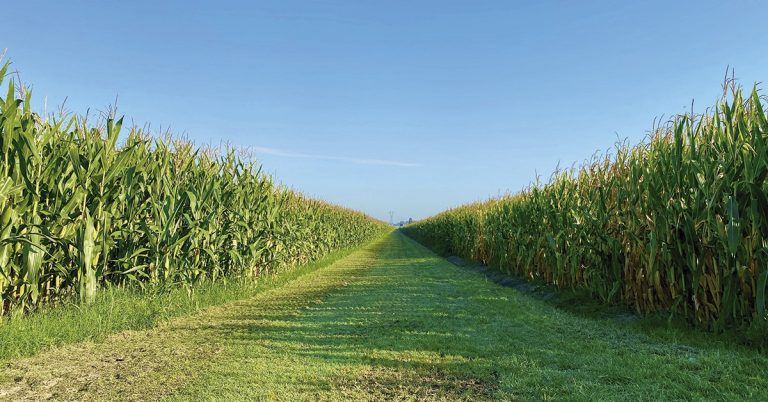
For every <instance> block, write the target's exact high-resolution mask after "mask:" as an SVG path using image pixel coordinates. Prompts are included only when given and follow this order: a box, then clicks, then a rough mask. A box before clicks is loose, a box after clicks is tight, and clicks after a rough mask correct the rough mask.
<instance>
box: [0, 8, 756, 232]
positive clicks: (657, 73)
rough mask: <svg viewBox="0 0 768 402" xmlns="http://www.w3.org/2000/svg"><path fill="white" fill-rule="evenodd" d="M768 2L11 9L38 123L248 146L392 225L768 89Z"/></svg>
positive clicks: (2, 22)
mask: <svg viewBox="0 0 768 402" xmlns="http://www.w3.org/2000/svg"><path fill="white" fill-rule="evenodd" d="M767 15H768V3H766V2H763V1H757V0H752V1H749V0H737V1H732V2H731V1H729V2H724V1H631V2H630V1H626V2H625V1H592V2H573V1H562V2H556V1H517V2H515V1H491V0H486V1H480V0H477V1H470V0H466V1H450V0H440V1H437V0H436V1H419V0H410V1H363V0H348V1H331V0H326V1H291V0H275V1H230V0H218V1H188V0H187V1H163V0H153V1H92V2H87V1H78V0H72V1H53V0H51V1H36V0H26V1H15V2H8V3H7V4H3V6H2V15H0V48H7V50H8V52H7V56H8V57H9V58H10V59H11V60H12V61H13V63H14V68H15V69H17V70H18V71H19V72H20V74H21V78H22V80H23V81H24V82H26V83H29V84H32V85H33V88H34V94H35V98H36V99H35V101H34V102H35V105H34V106H35V108H36V109H37V110H42V107H43V100H44V99H45V98H47V102H48V105H49V110H50V109H51V108H52V107H53V106H54V105H57V104H59V103H61V102H62V101H63V100H64V98H65V97H68V100H67V106H68V109H69V110H71V111H72V112H76V113H82V112H85V110H86V109H87V108H88V107H91V108H92V109H104V108H105V107H106V106H107V105H109V104H111V103H113V102H114V100H115V97H116V96H117V95H119V109H120V112H121V113H123V114H125V115H126V117H127V118H128V119H132V120H133V121H134V122H136V123H140V124H143V123H151V125H152V128H153V129H155V130H156V131H157V130H159V129H160V128H161V127H162V128H163V129H165V128H167V127H170V129H171V130H172V131H173V132H175V133H179V134H184V135H186V136H187V137H188V138H190V139H192V140H194V141H195V142H197V143H198V144H205V143H213V144H219V143H221V142H227V143H231V144H234V145H237V146H242V147H251V148H252V149H254V150H256V154H257V156H258V159H259V160H260V161H261V162H262V164H263V166H264V169H265V170H266V171H267V172H270V173H273V174H274V175H275V176H276V177H277V178H278V179H279V180H280V181H281V182H283V183H284V184H286V185H288V186H290V187H293V188H296V189H298V190H301V191H302V192H304V193H306V194H308V195H311V196H315V197H319V198H322V199H325V200H328V201H331V202H334V203H338V204H342V205H345V206H349V207H352V208H355V209H359V210H362V211H365V212H368V213H370V214H371V215H373V216H376V217H378V218H381V219H384V220H388V219H389V215H388V211H390V210H392V211H394V215H395V220H400V219H407V218H409V217H413V218H422V217H426V216H428V215H431V214H434V213H437V212H439V211H441V210H443V209H445V208H448V207H452V206H456V205H459V204H462V203H466V202H471V201H476V200H483V199H486V198H488V197H490V196H495V195H499V194H503V193H507V192H512V193H514V192H516V191H518V190H519V189H521V188H522V187H524V186H526V185H527V184H528V183H529V182H531V181H532V180H534V178H535V176H536V174H537V172H538V174H540V175H542V176H545V177H548V175H549V174H550V173H551V172H552V171H553V170H554V169H555V168H556V167H557V166H558V164H559V165H560V166H570V165H572V164H573V163H575V162H579V161H582V160H584V159H586V158H589V157H590V156H591V155H592V154H593V153H594V152H595V151H597V150H605V149H607V148H609V147H611V145H612V144H613V143H614V142H615V141H616V140H617V138H627V139H629V140H630V141H631V142H637V141H639V140H641V139H642V138H643V137H644V135H645V134H646V132H647V130H649V129H650V128H651V126H652V123H653V120H654V118H657V117H661V116H667V117H668V116H670V115H672V114H675V113H680V112H684V111H686V110H689V109H690V105H691V100H692V99H695V101H696V103H695V109H694V111H696V110H698V111H702V110H703V109H704V108H705V107H706V106H710V105H712V104H713V103H714V102H715V101H716V99H717V97H718V94H719V93H720V92H721V89H720V84H721V82H722V78H723V75H724V73H725V70H726V66H729V65H730V66H731V67H734V68H735V71H736V76H737V78H740V79H741V80H742V82H743V83H744V84H745V85H752V83H754V82H755V81H761V80H766V79H768V45H766V41H765V23H766V22H765V17H766V16H767Z"/></svg>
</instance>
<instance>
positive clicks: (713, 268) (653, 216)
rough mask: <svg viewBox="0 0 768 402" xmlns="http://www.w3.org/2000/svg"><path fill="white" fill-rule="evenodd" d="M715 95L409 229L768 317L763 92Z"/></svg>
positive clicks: (728, 321)
mask: <svg viewBox="0 0 768 402" xmlns="http://www.w3.org/2000/svg"><path fill="white" fill-rule="evenodd" d="M725 88H726V89H728V90H727V91H725V93H726V95H725V96H723V98H722V100H721V101H720V102H719V103H718V105H717V106H716V107H715V108H713V109H711V110H709V111H708V112H707V113H705V114H704V115H701V116H692V115H682V116H678V117H676V118H675V119H673V120H672V121H671V122H669V123H668V124H666V125H664V126H662V127H659V128H656V129H654V130H653V131H652V132H651V134H650V135H649V137H648V139H647V140H646V141H644V142H643V143H641V144H640V145H637V146H634V147H630V146H626V145H625V144H619V145H617V146H616V148H615V150H614V151H613V152H611V153H608V154H606V155H603V156H600V157H596V158H594V159H592V160H590V161H589V162H587V163H584V164H583V165H582V166H580V167H578V168H574V169H572V170H569V171H560V172H556V173H555V174H554V175H553V176H552V177H551V179H550V180H549V181H548V182H546V183H545V184H536V185H532V186H530V187H529V188H527V189H525V190H524V191H522V192H520V193H519V194H516V195H513V196H506V197H502V198H497V199H492V200H489V201H487V202H483V203H477V204H471V205H466V206H462V207H459V208H456V209H452V210H449V211H446V212H444V213H442V214H439V215H437V216H434V217H432V218H429V219H426V220H424V221H421V222H418V223H416V224H414V225H411V226H409V227H407V228H406V229H405V230H406V232H407V233H409V234H410V235H411V236H413V237H414V238H416V239H417V240H419V241H422V242H423V243H425V244H426V245H428V246H430V247H433V248H435V249H437V250H439V251H442V252H445V253H451V254H457V255H461V256H464V257H467V258H472V259H475V260H477V261H481V262H483V263H486V264H489V265H491V266H493V267H496V268H499V269H501V270H503V271H506V272H509V273H513V274H516V275H522V276H526V277H528V278H530V279H533V280H539V281H544V282H547V283H550V284H555V285H557V286H559V287H561V288H574V289H586V290H587V291H589V292H590V293H591V294H592V295H593V296H594V297H597V298H599V299H601V300H603V301H605V302H607V303H616V302H619V303H625V304H626V305H628V306H630V307H632V308H633V309H634V310H636V311H637V312H641V313H647V312H656V311H661V312H671V313H673V314H677V315H680V316H684V317H686V318H687V319H688V320H690V321H691V322H692V323H695V324H699V325H703V326H707V327H710V328H722V327H724V326H733V325H736V326H740V325H748V324H752V323H758V322H765V321H766V280H768V198H767V197H766V194H767V193H768V183H766V176H768V119H767V118H766V113H765V110H764V106H765V103H766V102H765V98H763V97H761V96H760V95H759V93H758V90H757V88H755V89H754V90H753V91H752V92H751V93H749V95H748V96H746V95H744V92H743V90H742V89H741V88H739V87H738V86H736V85H734V84H733V83H731V84H730V85H726V86H725Z"/></svg>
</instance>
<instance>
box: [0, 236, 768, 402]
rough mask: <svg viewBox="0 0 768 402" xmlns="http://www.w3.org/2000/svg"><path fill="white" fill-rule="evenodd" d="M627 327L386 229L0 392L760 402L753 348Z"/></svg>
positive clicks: (55, 355) (44, 359) (32, 372)
mask: <svg viewBox="0 0 768 402" xmlns="http://www.w3.org/2000/svg"><path fill="white" fill-rule="evenodd" d="M633 325H634V324H633V323H631V322H622V321H620V320H611V319H600V318H588V317H583V316H577V315H574V314H571V313H569V312H566V311H563V310H560V309H557V308H555V307H553V306H552V305H550V304H547V303H546V302H544V301H540V300H536V299H534V298H532V297H530V296H529V295H526V294H524V293H521V292H519V291H517V290H515V289H512V288H505V287H502V286H499V285H497V284H495V283H492V282H489V281H487V280H486V278H485V277H484V276H483V275H481V274H478V273H475V272H472V271H468V270H464V269H462V268H459V267H456V266H454V265H452V264H450V263H449V262H447V261H446V260H444V259H442V258H440V257H438V256H436V255H434V254H432V253H431V252H429V251H428V250H426V249H425V248H423V247H421V246H420V245H418V244H417V243H415V242H414V241H412V240H410V239H408V238H406V237H405V236H403V235H401V234H399V233H397V232H395V233H393V234H391V235H389V236H387V237H385V238H384V239H382V240H380V241H378V242H376V243H373V244H371V245H369V246H367V247H365V248H364V249H362V250H360V251H358V252H355V253H353V254H351V255H350V256H348V257H346V258H344V259H342V260H339V261H337V262H335V263H334V264H332V265H329V266H327V267H324V268H321V269H319V270H317V271H313V272H311V273H309V274H306V275H304V276H301V277H299V278H298V279H296V280H294V281H291V282H289V283H288V284H286V285H284V286H282V287H279V288H276V289H272V290H269V291H265V292H263V293H260V294H258V295H257V296H256V297H254V298H251V299H248V300H243V301H239V302H234V303H230V304H226V305H222V306H219V307H214V308H210V309H207V310H204V311H203V312H201V313H198V314H195V315H192V316H188V317H183V318H179V319H174V320H171V321H169V322H167V323H164V324H162V325H160V326H158V327H156V328H154V329H151V330H144V331H127V332H122V333H119V334H116V335H113V336H111V337H109V338H108V339H107V340H106V341H105V342H101V343H90V342H84V343H79V344H74V345H69V346H65V347H61V348H58V349H54V350H51V351H48V352H44V353H42V354H40V355H38V356H35V357H32V358H28V359H22V360H17V361H13V362H11V363H9V364H7V365H5V366H3V367H1V368H0V399H2V400H14V401H16V400H39V399H49V398H50V399H61V400H82V399H93V400H114V399H118V400H156V399H169V400H287V401H296V400H548V399H557V400H560V399H568V400H641V399H654V400H675V399H684V400H702V399H706V400H736V399H753V400H768V398H767V397H766V395H767V394H766V392H768V380H766V376H765V375H764V372H765V368H766V367H768V365H766V363H768V359H766V358H765V356H764V355H760V354H757V353H756V352H754V351H752V350H750V349H746V348H740V347H736V346H728V345H723V344H721V343H717V341H716V340H710V339H709V338H706V337H703V336H702V337H700V338H701V339H699V338H696V339H697V340H695V341H690V342H689V341H682V340H679V339H675V336H674V334H672V335H659V334H657V333H655V332H654V333H653V334H652V333H650V332H647V331H646V332H644V331H642V330H640V329H638V328H636V327H635V326H633ZM685 339H688V338H685Z"/></svg>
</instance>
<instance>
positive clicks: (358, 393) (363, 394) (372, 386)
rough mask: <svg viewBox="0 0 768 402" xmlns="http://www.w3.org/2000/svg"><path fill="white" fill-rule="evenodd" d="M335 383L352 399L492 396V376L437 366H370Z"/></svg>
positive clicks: (477, 398) (494, 383)
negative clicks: (460, 371)
mask: <svg viewBox="0 0 768 402" xmlns="http://www.w3.org/2000/svg"><path fill="white" fill-rule="evenodd" d="M336 386H337V387H338V388H341V389H343V390H344V391H343V392H344V394H345V397H348V398H349V399H355V400H361V398H362V399H363V400H369V401H379V400H387V401H392V400H411V401H485V400H490V399H493V394H494V392H495V391H496V389H497V380H496V379H482V378H478V377H471V376H468V375H464V374H459V373H453V372H450V371H447V370H443V369H440V368H437V367H431V368H419V369H416V368H403V367H399V368H391V367H372V368H370V369H368V370H365V371H363V372H362V373H360V374H359V375H358V376H357V377H355V378H351V379H350V378H344V379H341V380H340V381H339V382H338V383H337V384H336Z"/></svg>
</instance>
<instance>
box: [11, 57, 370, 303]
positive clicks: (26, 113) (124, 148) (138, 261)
mask: <svg viewBox="0 0 768 402" xmlns="http://www.w3.org/2000/svg"><path fill="white" fill-rule="evenodd" d="M7 71H8V63H5V64H4V65H3V66H2V68H0V86H2V84H3V82H4V81H7V82H6V85H7V95H6V96H5V98H0V157H1V158H2V164H1V165H0V292H2V300H3V303H2V305H1V306H0V313H8V312H9V311H11V310H14V309H23V310H29V309H31V308H33V307H35V306H36V305H38V304H40V303H45V302H56V301H59V300H68V299H72V298H77V299H79V300H81V301H83V302H88V301H91V300H93V299H94V297H95V295H96V293H97V292H98V290H99V288H100V287H103V286H105V285H107V284H109V285H113V286H135V287H142V288H144V287H149V286H151V287H157V288H168V287H177V286H185V287H187V288H188V289H190V291H191V289H193V287H194V286H195V284H198V283H200V282H202V281H220V280H225V279H226V278H231V277H242V276H247V277H257V276H259V275H261V274H262V273H265V272H275V271H278V270H281V269H285V268H286V267H290V266H292V265H294V264H299V263H304V262H308V261H310V260H314V259H316V258H318V257H320V256H322V255H324V254H326V253H328V252H329V251H332V250H336V249H340V248H344V247H350V246H354V245H357V244H360V243H362V242H365V241H367V240H369V239H371V238H372V237H373V236H375V235H377V234H379V233H381V232H382V231H383V230H385V229H384V227H385V225H384V224H383V223H381V222H379V221H376V220H374V219H371V218H369V217H367V216H365V215H363V214H361V213H358V212H355V211H352V210H348V209H344V208H340V207H336V206H332V205H329V204H326V203H323V202H320V201H315V200H312V199H307V198H305V197H303V196H302V195H300V194H297V193H294V192H292V191H289V190H286V189H283V188H280V187H279V186H276V185H275V184H273V182H272V180H271V178H270V177H268V176H266V175H264V174H262V173H261V172H260V170H259V167H258V165H257V164H255V163H254V162H252V161H249V160H248V158H245V157H242V156H240V155H239V154H238V153H237V152H236V151H235V150H232V149H229V150H227V151H226V152H224V153H222V152H213V151H204V150H201V149H198V148H195V147H194V146H193V145H192V144H191V143H189V142H186V141H180V140H173V139H170V138H166V139H151V138H150V137H149V136H147V135H146V134H145V133H144V132H143V131H142V130H141V129H138V128H133V129H131V130H130V132H129V133H127V135H125V137H124V138H121V137H120V136H121V127H122V119H119V120H118V119H114V118H111V117H110V118H106V119H105V121H104V122H103V124H96V125H89V124H88V122H87V120H86V119H84V118H76V117H66V116H63V117H61V118H50V119H49V118H42V117H41V116H39V115H38V114H36V113H34V112H32V111H31V110H30V96H31V95H30V92H29V91H26V90H19V88H18V86H17V85H15V84H14V82H13V81H9V80H4V78H7V77H6V73H7ZM17 93H18V94H19V95H18V97H17ZM0 96H1V95H0ZM119 139H121V141H118V140H119ZM118 142H119V143H118ZM222 154H223V156H222Z"/></svg>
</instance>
